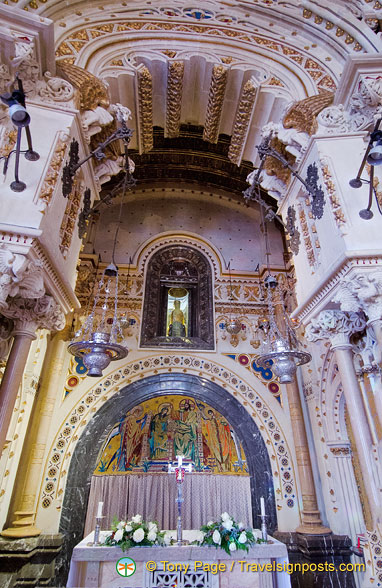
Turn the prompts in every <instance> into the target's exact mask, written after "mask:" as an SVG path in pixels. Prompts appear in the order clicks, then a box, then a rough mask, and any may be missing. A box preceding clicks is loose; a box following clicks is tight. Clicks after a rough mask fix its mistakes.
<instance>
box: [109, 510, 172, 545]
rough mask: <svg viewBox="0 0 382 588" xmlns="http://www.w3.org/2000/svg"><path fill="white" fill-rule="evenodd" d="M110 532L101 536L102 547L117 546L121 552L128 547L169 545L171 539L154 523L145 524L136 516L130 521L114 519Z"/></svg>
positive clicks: (139, 516)
mask: <svg viewBox="0 0 382 588" xmlns="http://www.w3.org/2000/svg"><path fill="white" fill-rule="evenodd" d="M111 529H112V530H111V531H107V532H106V533H105V532H104V533H103V534H102V539H103V544H104V545H118V546H119V547H121V549H122V551H127V550H128V549H130V547H140V546H146V547H147V546H152V545H171V541H172V540H171V537H170V536H169V535H168V533H165V531H160V530H159V529H158V525H157V523H156V522H152V521H150V522H145V521H143V520H142V516H141V515H139V514H137V515H135V516H134V517H132V519H131V520H130V521H118V519H117V518H116V517H115V518H114V519H113V522H112V524H111Z"/></svg>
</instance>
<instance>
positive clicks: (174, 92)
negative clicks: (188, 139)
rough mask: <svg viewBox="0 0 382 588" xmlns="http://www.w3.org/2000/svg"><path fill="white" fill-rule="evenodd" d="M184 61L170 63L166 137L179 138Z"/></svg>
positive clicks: (168, 70)
mask: <svg viewBox="0 0 382 588" xmlns="http://www.w3.org/2000/svg"><path fill="white" fill-rule="evenodd" d="M183 74H184V62H183V61H169V62H168V69H167V101H166V136H167V137H170V138H172V137H178V136H179V130H180V115H181V110H182V93H183Z"/></svg>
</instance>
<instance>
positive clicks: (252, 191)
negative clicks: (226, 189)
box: [243, 133, 317, 220]
mask: <svg viewBox="0 0 382 588" xmlns="http://www.w3.org/2000/svg"><path fill="white" fill-rule="evenodd" d="M271 141H272V133H270V134H269V135H267V136H266V137H264V139H263V140H262V142H261V143H260V145H256V149H257V151H258V154H259V158H260V165H259V167H258V169H257V172H256V174H255V177H254V178H253V182H252V185H251V186H250V187H249V188H247V189H246V190H245V191H244V192H243V196H244V199H245V200H247V201H248V200H257V201H258V196H257V188H259V187H260V184H261V175H262V172H263V168H264V165H265V160H266V158H267V157H273V158H274V159H277V161H279V162H280V163H281V165H282V166H283V167H286V168H288V169H289V171H290V172H291V174H292V176H294V177H295V178H297V179H298V181H299V182H301V183H302V184H303V186H304V187H305V189H306V191H307V192H308V193H309V194H310V195H311V196H312V198H313V199H314V198H316V196H317V186H315V185H312V184H310V183H309V181H307V180H304V179H303V178H302V177H301V176H300V174H299V173H298V172H297V171H296V170H294V169H293V167H292V166H291V164H290V163H289V161H287V160H286V159H285V157H284V156H283V155H282V154H281V153H279V152H278V151H276V149H274V148H273V147H272V145H271ZM268 220H271V219H268Z"/></svg>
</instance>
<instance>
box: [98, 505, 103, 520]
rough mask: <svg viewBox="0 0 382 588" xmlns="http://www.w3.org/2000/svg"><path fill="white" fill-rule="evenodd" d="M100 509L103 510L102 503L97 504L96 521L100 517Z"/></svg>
mask: <svg viewBox="0 0 382 588" xmlns="http://www.w3.org/2000/svg"><path fill="white" fill-rule="evenodd" d="M102 508H103V502H99V503H98V510H97V519H99V518H101V517H102Z"/></svg>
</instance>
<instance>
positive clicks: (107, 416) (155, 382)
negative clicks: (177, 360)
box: [56, 373, 277, 586]
mask: <svg viewBox="0 0 382 588" xmlns="http://www.w3.org/2000/svg"><path fill="white" fill-rule="evenodd" d="M167 394H181V395H189V396H192V397H194V398H197V399H199V400H203V401H205V402H206V403H208V404H209V405H210V406H212V407H213V408H215V409H216V410H218V411H219V412H220V413H221V414H222V415H223V416H225V417H226V418H227V420H228V421H229V423H230V424H231V426H232V427H233V428H234V430H235V432H236V434H237V436H238V438H239V439H240V442H241V443H242V445H243V449H244V451H245V455H246V457H247V463H248V470H249V473H250V475H251V495H252V511H253V525H254V527H259V526H260V525H259V522H260V519H259V516H258V515H259V514H260V496H264V498H265V501H266V511H267V514H268V515H269V517H268V529H269V532H270V533H273V531H274V529H275V528H276V524H277V516H276V505H275V497H274V490H273V480H272V469H271V464H270V460H269V457H268V452H267V449H266V447H265V443H264V441H263V438H262V436H261V434H260V431H259V430H258V428H257V426H256V424H255V422H254V421H253V419H252V418H251V416H250V415H249V413H248V412H247V411H246V409H245V408H244V407H243V406H242V405H241V404H240V403H239V401H238V400H237V399H236V398H235V397H233V396H232V395H231V394H230V393H229V392H228V391H227V390H225V389H224V388H222V387H221V386H219V385H217V384H216V383H214V382H210V381H209V380H207V379H205V378H201V377H198V376H193V375H190V374H172V373H171V374H159V375H156V376H151V377H148V378H145V379H142V380H140V381H139V382H134V383H133V384H130V385H129V386H126V387H125V388H123V389H121V390H120V391H119V392H118V393H117V394H116V395H115V396H113V397H112V398H111V399H110V400H109V401H108V402H107V403H106V404H104V406H102V407H101V408H100V410H99V411H98V412H97V413H96V414H95V415H94V417H93V418H92V420H91V421H90V422H89V423H88V425H87V426H86V428H85V430H84V431H83V433H82V435H81V438H80V439H79V442H78V443H77V445H76V448H75V450H74V453H73V456H72V459H71V463H70V468H69V473H68V480H67V485H66V490H65V496H64V501H63V506H62V514H61V520H60V533H62V534H63V535H64V536H65V542H64V547H63V549H62V551H61V554H60V556H59V558H57V564H56V585H57V586H65V581H66V577H67V574H68V570H69V564H70V558H71V553H72V551H73V548H74V547H75V545H76V544H77V543H79V542H80V541H81V539H82V538H83V533H84V525H85V517H86V510H87V502H88V497H89V490H90V481H91V477H92V473H93V471H94V468H95V465H96V460H97V456H98V453H99V451H100V449H101V447H102V445H103V443H104V441H105V439H106V436H107V434H108V430H109V427H110V426H111V425H112V424H113V423H115V422H117V421H118V420H119V419H120V418H121V417H122V415H124V414H126V412H127V411H129V410H131V409H132V408H133V407H134V406H135V405H137V404H139V403H141V402H144V401H145V400H149V399H150V398H152V397H154V396H163V395H167Z"/></svg>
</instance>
